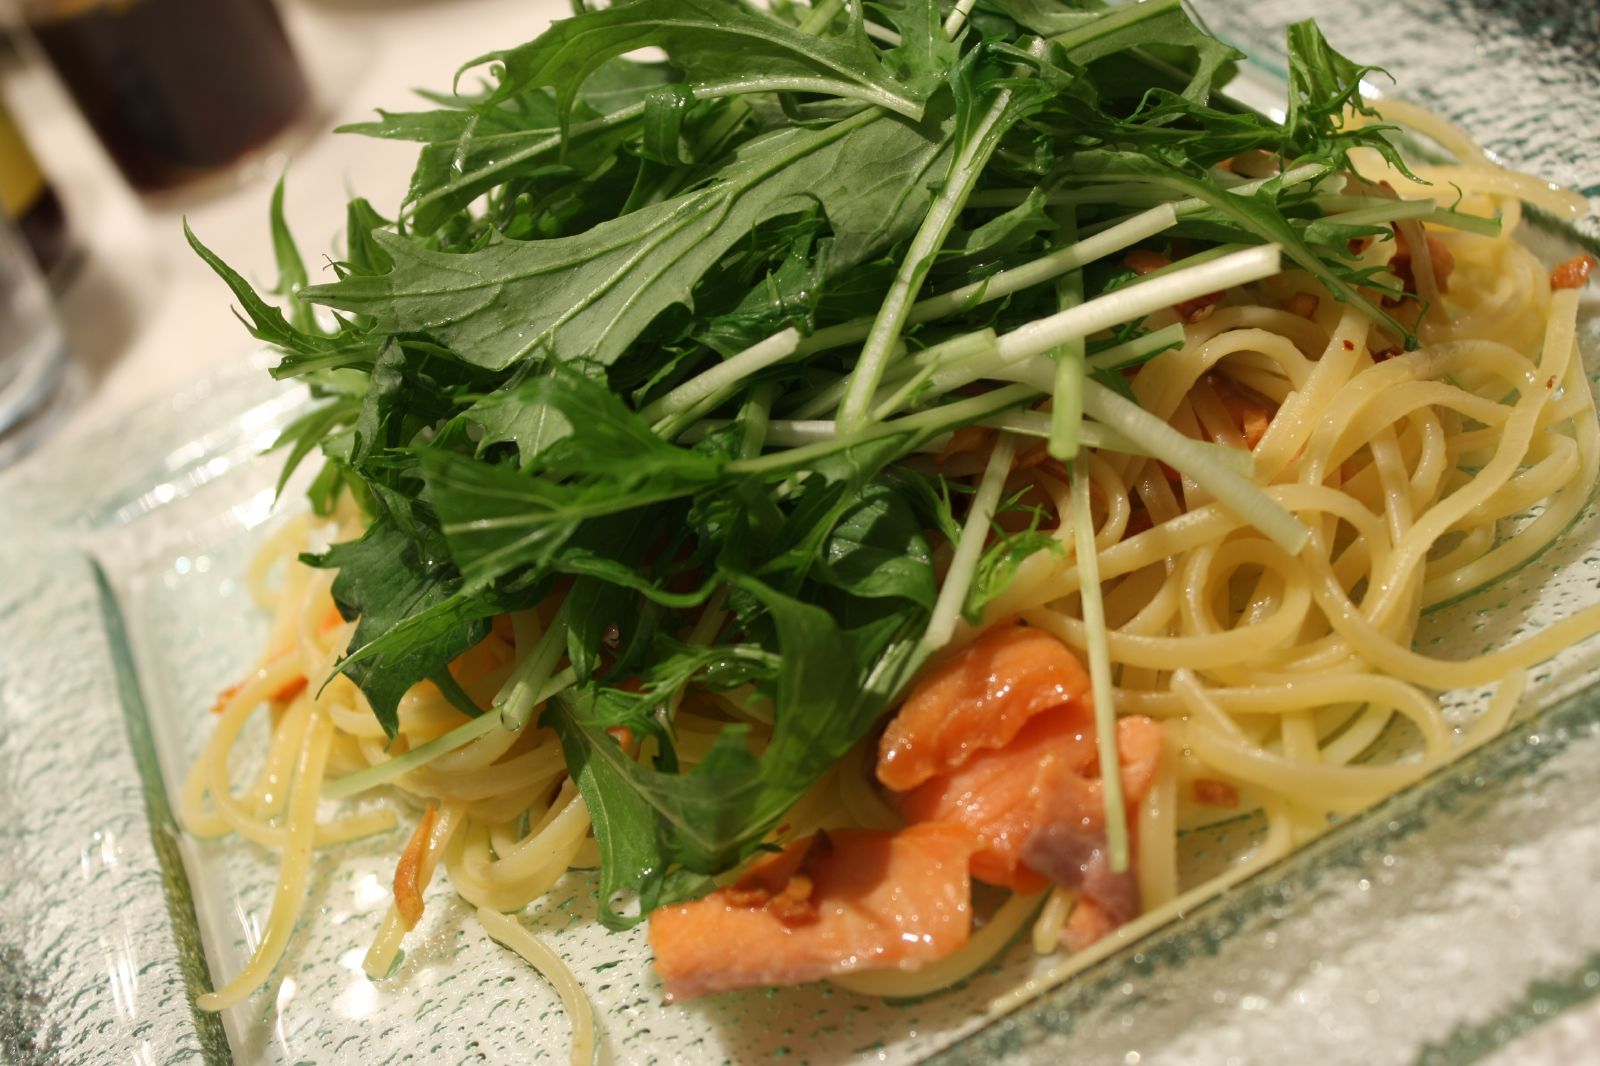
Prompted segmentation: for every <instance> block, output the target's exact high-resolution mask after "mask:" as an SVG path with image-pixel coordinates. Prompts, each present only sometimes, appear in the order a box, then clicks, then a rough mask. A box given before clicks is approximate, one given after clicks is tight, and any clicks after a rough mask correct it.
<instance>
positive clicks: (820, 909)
mask: <svg viewBox="0 0 1600 1066" xmlns="http://www.w3.org/2000/svg"><path fill="white" fill-rule="evenodd" d="M972 847H973V840H972V836H971V834H969V833H968V832H966V831H965V830H963V829H961V828H959V827H956V826H950V825H937V824H934V825H914V826H911V827H910V828H908V829H902V830H899V831H897V832H890V831H887V830H875V829H839V830H834V831H831V832H825V833H817V834H816V835H815V836H812V837H807V838H805V839H803V840H798V841H796V842H795V843H793V844H791V845H789V846H788V847H787V848H785V849H784V850H783V851H782V852H780V853H779V854H777V855H774V856H772V857H771V858H768V859H764V860H762V861H761V862H759V863H757V864H756V865H755V866H754V867H753V868H752V869H751V870H750V872H749V873H747V874H746V875H745V876H744V877H743V878H742V879H740V880H739V882H738V883H737V884H735V885H733V886H731V887H729V888H723V889H718V890H717V891H715V892H713V893H711V894H710V895H709V896H706V897H705V898H704V899H700V900H696V901H695V902H693V903H684V904H679V905H677V906H671V907H662V908H660V909H658V910H657V911H655V912H654V913H653V914H651V915H650V947H651V950H653V951H654V952H655V965H656V972H657V973H658V974H660V975H661V981H662V983H663V984H664V985H665V986H666V990H667V999H668V1000H670V1001H676V1000H684V999H691V998H693V997H695V996H703V995H707V994H708V993H711V992H723V991H727V990H729V989H734V988H764V987H768V986H772V985H791V984H798V983H800V982H802V981H814V980H817V979H818V978H822V977H829V976H832V975H834V974H841V973H850V972H852V971H854V970H866V969H886V968H891V967H900V968H902V969H915V968H916V967H917V966H918V965H920V964H922V963H924V962H928V961H931V960H933V959H939V958H943V957H944V956H946V955H948V954H950V953H951V952H953V951H957V950H959V949H960V948H961V947H962V946H963V945H965V944H966V942H967V937H968V936H969V935H970V934H971V932H972V899H971V897H972V885H971V881H970V880H969V878H968V876H967V859H968V857H969V856H970V855H971V853H972Z"/></svg>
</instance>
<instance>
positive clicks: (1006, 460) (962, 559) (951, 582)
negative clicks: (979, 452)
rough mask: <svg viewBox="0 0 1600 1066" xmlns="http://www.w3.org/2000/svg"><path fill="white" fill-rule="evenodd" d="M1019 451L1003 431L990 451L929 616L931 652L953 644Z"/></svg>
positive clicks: (926, 640)
mask: <svg viewBox="0 0 1600 1066" xmlns="http://www.w3.org/2000/svg"><path fill="white" fill-rule="evenodd" d="M1016 452H1017V439H1016V438H1015V437H1013V436H1012V435H1011V434H1009V433H1002V434H1000V436H999V438H998V439H997V440H996V441H995V443H994V451H992V452H990V453H989V465H988V466H987V467H985V468H984V471H983V480H982V481H980V482H979V483H978V491H977V493H976V495H974V496H973V498H972V509H971V510H970V511H968V512H967V520H966V522H965V523H963V524H962V526H961V537H960V539H959V540H958V541H957V542H956V550H955V554H954V555H953V556H952V557H951V559H950V569H949V570H948V571H946V572H945V576H944V584H943V585H941V586H940V587H939V598H938V600H937V601H935V602H934V605H933V614H932V615H931V616H930V617H929V618H928V628H927V631H926V632H924V633H923V635H922V643H923V646H924V647H925V648H927V649H928V650H929V651H938V650H939V649H940V648H942V647H944V646H945V645H946V644H948V643H950V638H951V637H952V636H953V635H954V634H955V631H956V619H957V618H959V617H960V616H961V608H962V605H963V604H965V603H966V602H967V590H968V589H970V588H971V587H972V578H973V575H974V574H975V573H976V572H977V569H978V561H979V559H981V558H982V556H983V546H984V544H985V543H987V541H988V540H989V524H990V523H991V522H993V521H994V513H995V509H996V508H997V507H999V506H1000V493H1001V492H1002V491H1004V489H1005V485H1006V477H1007V476H1008V475H1009V474H1010V473H1011V460H1012V457H1013V456H1015V455H1016Z"/></svg>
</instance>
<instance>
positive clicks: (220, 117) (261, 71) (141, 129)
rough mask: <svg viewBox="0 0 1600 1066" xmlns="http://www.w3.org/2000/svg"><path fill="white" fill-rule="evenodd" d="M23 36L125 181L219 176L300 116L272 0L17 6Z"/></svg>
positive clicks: (61, 0) (144, 185)
mask: <svg viewBox="0 0 1600 1066" xmlns="http://www.w3.org/2000/svg"><path fill="white" fill-rule="evenodd" d="M22 10H23V14H24V17H25V19H26V21H27V24H28V26H29V28H30V29H31V30H32V32H33V36H34V37H35V39H37V41H38V43H39V46H40V48H41V50H42V51H43V52H44V54H45V55H46V56H47V57H48V58H49V60H50V63H51V65H52V66H54V67H55V69H56V73H57V74H58V75H59V76H60V78H61V80H62V82H63V83H65V85H66V86H67V88H68V90H69V91H70V92H71V93H72V96H73V98H74V100H75V101H76V102H77V105H78V107H79V109H80V110H81V111H82V112H83V114H84V117H85V118H87V119H88V121H89V124H90V125H91V126H92V127H93V128H94V131H95V133H96V134H97V135H98V136H99V138H100V140H101V142H102V143H103V144H104V145H105V147H106V150H107V151H108V152H109V153H110V154H111V157H112V159H114V160H115V161H116V164H117V166H118V167H119V168H120V169H121V170H122V173H123V174H124V175H125V176H126V177H127V179H128V181H129V183H130V184H132V185H133V186H134V187H135V188H137V189H139V190H141V191H144V192H156V191H161V190H165V189H171V188H174V187H176V186H179V185H183V184H186V183H188V182H191V181H193V180H195V179H197V178H203V177H206V176H209V175H212V174H215V173H216V172H218V171H220V170H222V169H223V168H225V167H227V166H229V165H230V164H232V163H234V162H236V161H238V160H240V159H241V158H243V157H245V156H246V155H249V154H250V153H251V152H252V151H253V150H255V149H258V148H261V147H263V146H264V145H266V144H268V143H269V142H270V141H272V140H273V139H274V138H275V137H276V136H277V135H278V134H280V133H282V132H283V131H284V130H286V129H287V128H288V127H289V126H290V125H292V124H293V123H294V121H295V120H296V119H297V118H299V117H300V115H301V114H302V113H303V112H305V111H306V109H307V107H308V105H309V103H310V100H311V93H310V89H309V87H308V86H307V83H306V79H305V76H304V74H303V72H302V71H301V68H300V64H299V62H298V60H297V59H296V58H295V54H294V49H293V47H292V45H291V44H290V42H289V37H288V34H287V33H286V32H285V31H284V26H283V21H282V18H281V17H280V15H279V13H278V10H277V8H276V7H275V6H274V5H273V2H272V0H23V2H22Z"/></svg>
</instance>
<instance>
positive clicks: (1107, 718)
mask: <svg viewBox="0 0 1600 1066" xmlns="http://www.w3.org/2000/svg"><path fill="white" fill-rule="evenodd" d="M1068 509H1069V512H1070V520H1071V524H1072V536H1073V543H1074V545H1075V547H1076V555H1077V562H1078V575H1079V581H1078V588H1079V601H1080V603H1081V605H1082V610H1083V630H1084V632H1085V633H1086V634H1088V653H1089V689H1090V691H1091V692H1092V693H1093V694H1094V731H1095V741H1096V747H1098V748H1099V749H1100V782H1101V789H1102V791H1101V796H1102V797H1103V798H1104V800H1105V805H1106V849H1107V850H1108V851H1109V852H1110V853H1111V871H1112V872H1113V873H1122V872H1123V871H1125V870H1126V869H1127V868H1128V813H1127V808H1126V807H1125V806H1124V804H1123V800H1122V760H1121V758H1120V757H1119V755H1118V752H1117V708H1116V703H1115V702H1114V698H1113V696H1112V692H1111V646H1110V644H1109V642H1108V641H1107V640H1106V612H1105V605H1104V604H1103V603H1102V602H1101V600H1100V553H1099V550H1098V549H1097V548H1096V547H1095V544H1094V516H1093V515H1092V514H1091V513H1090V510H1089V459H1088V456H1087V455H1085V454H1084V453H1082V452H1079V453H1078V454H1077V455H1075V456H1074V457H1073V459H1072V494H1071V498H1070V500H1069V502H1068Z"/></svg>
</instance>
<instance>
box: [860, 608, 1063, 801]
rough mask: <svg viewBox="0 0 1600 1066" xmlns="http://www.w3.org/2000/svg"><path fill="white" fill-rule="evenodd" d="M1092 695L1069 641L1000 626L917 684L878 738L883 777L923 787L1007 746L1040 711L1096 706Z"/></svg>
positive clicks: (898, 785) (901, 787)
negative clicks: (977, 756)
mask: <svg viewBox="0 0 1600 1066" xmlns="http://www.w3.org/2000/svg"><path fill="white" fill-rule="evenodd" d="M1090 701H1091V697H1090V695H1089V675H1088V673H1087V672H1086V671H1085V670H1084V668H1083V665H1082V664H1081V663H1079V662H1078V659H1077V657H1076V656H1075V655H1073V654H1072V652H1071V651H1069V650H1068V649H1067V646H1066V645H1065V644H1063V643H1061V642H1060V641H1059V640H1057V639H1056V638H1055V637H1052V636H1051V635H1050V634H1048V633H1045V632H1043V631H1042V630H1038V629H1031V628H1029V627H1027V626H1021V625H1011V624H1007V625H1000V626H994V627H992V628H990V629H989V630H987V631H986V632H985V633H984V634H983V635H982V636H981V637H979V638H978V639H977V640H975V641H973V642H972V643H971V644H969V645H967V646H966V647H965V648H963V649H961V651H960V652H958V653H957V654H956V655H955V656H954V657H952V658H951V659H949V660H947V661H946V662H944V663H942V664H941V665H939V666H938V667H937V668H935V669H934V670H933V671H931V672H930V673H929V674H928V676H927V677H925V678H923V679H922V681H920V682H919V683H918V684H917V686H916V688H914V689H913V690H912V691H911V695H910V696H909V697H907V699H906V701H905V703H904V704H903V705H902V706H901V708H900V712H899V713H898V714H896V715H895V717H894V720H893V721H891V722H890V723H889V728H888V729H887V730H886V731H885V732H884V734H883V738H882V740H881V741H880V742H879V744H878V768H877V774H878V780H879V781H881V782H883V784H884V785H886V786H887V787H889V788H891V789H894V790H895V791H896V792H905V791H907V790H909V789H913V788H916V787H917V786H918V785H921V784H922V783H923V782H924V781H927V780H928V779H929V778H931V777H934V776H935V775H937V774H942V773H946V772H948V771H950V770H953V769H955V768H957V767H959V766H961V765H962V764H963V763H965V762H966V761H967V760H968V759H970V758H971V757H972V756H974V755H975V754H977V753H978V752H981V751H985V750H989V749H994V748H1001V747H1004V746H1005V745H1006V744H1008V743H1010V741H1011V739H1012V738H1013V737H1015V736H1016V735H1017V734H1018V732H1020V731H1021V730H1022V728H1023V726H1025V725H1026V724H1027V723H1028V721H1029V719H1031V718H1033V717H1034V716H1035V715H1037V714H1039V713H1040V712H1041V711H1047V710H1049V709H1050V708H1052V707H1059V706H1061V705H1062V704H1064V703H1074V702H1075V703H1080V704H1082V705H1083V706H1084V707H1086V708H1089V710H1090V713H1092V710H1093V708H1092V705H1091V702H1090Z"/></svg>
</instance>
